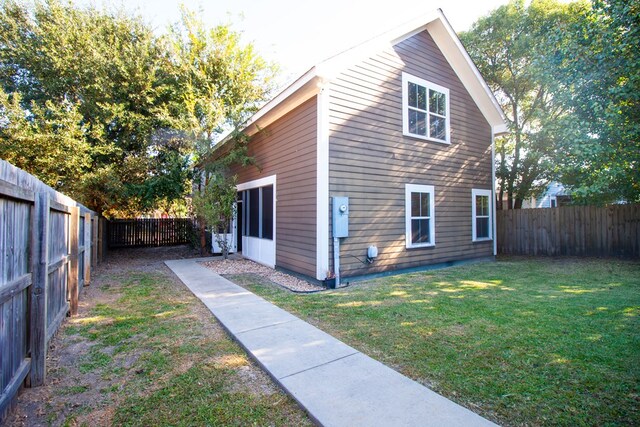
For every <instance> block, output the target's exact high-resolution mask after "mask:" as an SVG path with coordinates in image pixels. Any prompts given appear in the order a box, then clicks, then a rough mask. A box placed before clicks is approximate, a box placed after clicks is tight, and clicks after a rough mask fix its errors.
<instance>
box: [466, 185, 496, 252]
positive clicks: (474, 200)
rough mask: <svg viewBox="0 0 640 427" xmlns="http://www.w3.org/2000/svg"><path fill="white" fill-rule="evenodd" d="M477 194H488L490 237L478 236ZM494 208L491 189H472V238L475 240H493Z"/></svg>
mask: <svg viewBox="0 0 640 427" xmlns="http://www.w3.org/2000/svg"><path fill="white" fill-rule="evenodd" d="M476 196H486V197H488V198H489V205H488V206H489V230H488V231H489V237H481V238H477V237H476V232H477V230H476ZM492 212H493V209H491V190H480V189H476V188H474V189H472V190H471V238H472V241H474V242H486V241H489V240H493V214H492Z"/></svg>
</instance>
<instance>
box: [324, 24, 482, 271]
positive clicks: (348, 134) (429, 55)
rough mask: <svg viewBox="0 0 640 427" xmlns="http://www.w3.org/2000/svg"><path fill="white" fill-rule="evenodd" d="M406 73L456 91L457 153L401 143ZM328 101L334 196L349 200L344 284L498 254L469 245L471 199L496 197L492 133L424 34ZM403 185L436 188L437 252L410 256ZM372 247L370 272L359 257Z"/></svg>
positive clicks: (342, 81) (365, 66)
mask: <svg viewBox="0 0 640 427" xmlns="http://www.w3.org/2000/svg"><path fill="white" fill-rule="evenodd" d="M403 71H404V72H407V73H409V74H412V75H414V76H417V77H420V78H423V79H425V80H428V81H430V82H433V83H435V84H438V85H441V86H444V87H446V88H448V89H449V91H450V124H451V129H450V130H451V144H450V145H447V144H441V143H437V142H429V141H424V140H421V139H417V138H410V137H405V136H403V135H402V72H403ZM330 101H331V103H330V112H329V115H330V119H329V120H330V124H329V132H330V137H329V138H330V146H329V158H330V164H329V171H330V172H329V173H330V179H329V191H330V195H332V196H333V195H336V196H338V195H339V196H343V195H344V196H349V197H350V200H349V202H350V209H349V237H348V238H345V239H342V241H341V259H340V260H341V273H342V274H343V275H344V276H351V275H359V274H368V273H374V272H380V271H386V270H390V269H402V268H410V267H417V266H421V265H427V264H434V263H440V262H447V261H453V260H461V259H469V258H477V257H484V256H490V255H492V253H493V243H492V242H490V241H489V242H476V243H474V242H472V241H471V239H472V236H471V229H472V224H471V221H472V216H471V190H472V189H473V188H480V189H490V188H491V129H490V126H489V124H488V123H487V121H486V120H485V119H484V117H483V115H482V113H481V112H480V110H479V109H478V108H477V106H476V104H475V103H474V102H473V100H472V99H471V96H470V95H469V93H468V92H467V91H466V89H465V88H464V86H463V84H462V82H461V81H460V80H459V79H458V77H457V76H456V75H455V73H454V71H453V70H452V69H451V67H450V66H449V64H448V63H447V61H446V59H445V58H444V56H443V55H442V53H441V52H440V51H439V49H438V48H437V46H436V45H435V42H434V41H433V39H432V38H431V36H430V35H429V34H428V33H427V32H426V31H425V32H422V33H420V34H417V35H415V36H413V37H411V38H409V39H407V40H405V41H403V42H402V43H400V44H398V45H396V46H394V47H393V48H388V49H386V50H384V51H382V52H379V53H378V54H376V55H373V56H372V57H370V58H368V59H366V60H364V61H361V62H359V63H358V64H355V65H354V66H352V67H350V68H349V69H348V70H345V71H344V72H343V73H341V74H340V75H339V76H338V77H337V78H336V79H335V80H334V81H332V84H331V92H330ZM405 184H423V185H433V186H434V187H435V221H436V224H435V239H436V244H435V247H428V248H415V249H407V248H406V247H405V200H404V194H405ZM369 245H377V246H378V250H379V256H378V259H377V260H376V261H375V263H374V264H372V265H369V266H365V265H363V264H362V263H361V262H359V261H358V260H357V259H355V258H354V257H359V258H361V259H362V258H364V257H365V256H366V251H367V247H368V246H369ZM329 248H330V249H329V254H330V255H331V252H332V246H331V239H330V246H329ZM330 259H331V256H330Z"/></svg>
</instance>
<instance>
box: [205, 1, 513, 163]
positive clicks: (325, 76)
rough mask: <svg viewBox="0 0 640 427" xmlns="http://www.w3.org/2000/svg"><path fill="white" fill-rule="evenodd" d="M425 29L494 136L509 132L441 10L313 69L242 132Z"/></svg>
mask: <svg viewBox="0 0 640 427" xmlns="http://www.w3.org/2000/svg"><path fill="white" fill-rule="evenodd" d="M425 30H427V31H429V34H430V35H431V37H432V38H433V40H434V41H435V43H436V45H437V46H438V48H439V49H440V50H441V51H442V53H443V55H444V56H445V58H446V59H447V61H448V62H449V64H450V65H451V67H452V68H453V70H454V72H455V73H456V75H457V76H458V77H459V78H460V80H461V81H462V83H463V85H464V86H465V88H466V89H467V91H468V92H469V94H470V95H471V97H472V99H473V100H474V102H475V103H476V104H477V105H478V108H479V109H480V111H481V113H482V114H483V116H484V117H485V119H486V120H487V122H488V123H489V125H490V126H491V130H492V133H493V135H501V134H505V133H507V132H508V129H507V124H506V118H505V115H504V112H503V111H502V108H501V107H500V105H499V104H498V101H497V100H496V98H495V96H494V95H493V92H491V89H490V88H489V86H488V85H487V83H486V82H485V81H484V79H483V78H482V76H481V75H480V72H479V71H478V69H477V67H476V66H475V64H474V63H473V61H472V60H471V58H470V57H469V54H468V53H467V51H466V50H465V49H464V46H462V43H461V42H460V39H459V38H458V36H457V35H456V33H455V31H454V30H453V27H451V24H450V23H449V21H448V20H447V18H446V17H445V16H444V14H443V13H442V10H440V9H438V10H436V11H435V12H433V13H431V14H428V15H426V16H422V17H419V18H416V19H414V20H412V21H410V22H407V23H405V24H403V25H400V26H398V27H396V28H395V29H393V30H391V31H388V32H386V33H384V34H382V35H380V36H378V37H375V38H373V39H370V40H369V41H367V42H364V43H361V44H360V45H357V46H355V47H353V48H351V49H348V50H345V51H343V52H342V53H340V54H338V55H335V56H333V57H331V58H329V59H327V60H325V61H323V62H321V63H320V64H318V65H315V66H314V67H312V68H310V69H309V70H308V71H307V72H306V73H304V74H303V75H302V76H300V77H299V78H298V79H296V80H295V81H294V82H293V83H291V84H290V85H288V86H287V87H286V88H285V89H284V90H282V91H281V92H280V93H279V94H278V95H277V96H275V97H274V98H273V99H272V100H271V101H269V102H267V103H266V104H265V105H264V106H263V107H262V108H260V110H258V111H257V112H256V113H255V114H254V115H253V116H251V117H250V118H249V119H248V120H247V121H246V122H245V123H244V125H243V126H242V131H243V132H246V133H247V134H248V135H252V134H254V133H256V132H257V131H258V130H259V129H260V128H264V127H266V126H268V125H269V124H270V123H273V122H274V121H275V120H277V119H278V118H280V117H282V116H284V115H285V114H287V113H288V112H290V111H292V110H293V109H294V108H296V107H298V106H300V105H301V104H302V103H303V102H305V101H307V100H308V99H310V98H311V97H313V96H316V95H318V93H319V92H320V91H321V89H322V87H324V86H325V84H326V83H328V82H330V81H331V80H332V79H333V78H334V77H335V76H336V75H337V74H338V73H339V72H341V71H343V70H344V69H345V68H346V67H348V66H350V65H352V64H354V63H356V62H357V61H359V60H361V59H364V58H365V57H366V56H367V55H370V54H372V53H374V52H375V51H376V50H378V49H380V48H384V47H385V46H394V45H396V44H398V43H400V42H402V41H403V40H406V39H408V38H409V37H412V36H414V35H415V34H417V33H419V32H422V31H425ZM231 139H232V138H231V136H230V135H229V136H227V137H225V138H224V139H222V141H220V142H219V143H218V144H217V146H216V149H215V150H216V151H218V150H219V151H223V150H221V148H222V147H223V146H224V145H226V143H227V142H229V141H230V140H231ZM221 154H222V153H221Z"/></svg>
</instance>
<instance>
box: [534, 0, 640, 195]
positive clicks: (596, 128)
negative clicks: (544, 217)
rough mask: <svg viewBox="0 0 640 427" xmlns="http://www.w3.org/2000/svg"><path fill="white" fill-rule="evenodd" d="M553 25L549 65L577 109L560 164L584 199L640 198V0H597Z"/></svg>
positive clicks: (553, 81) (565, 130)
mask: <svg viewBox="0 0 640 427" xmlns="http://www.w3.org/2000/svg"><path fill="white" fill-rule="evenodd" d="M573 16H574V19H573V20H570V21H567V22H565V23H564V25H561V26H558V27H556V28H554V29H552V30H551V31H550V32H549V33H548V42H547V52H548V54H547V55H546V56H545V57H544V58H542V60H543V61H541V62H542V65H543V66H544V67H545V69H546V70H547V78H548V79H547V81H548V84H549V86H550V87H551V88H552V90H553V91H554V93H556V99H557V101H558V102H562V103H563V104H564V105H565V106H566V108H568V109H569V110H570V111H571V115H570V116H568V117H567V119H566V120H564V122H563V123H562V126H559V127H558V129H557V130H558V133H559V135H561V138H559V144H558V147H557V157H556V160H557V164H558V171H559V175H560V177H561V180H562V182H563V183H565V184H568V185H569V186H571V187H572V190H573V195H574V199H577V201H578V202H582V203H607V202H613V201H617V200H620V199H623V200H627V201H629V202H640V50H639V49H638V46H640V3H638V2H633V1H626V0H607V1H602V0H598V1H595V2H594V3H593V5H592V7H586V8H582V9H580V10H578V11H577V13H575V14H574V15H573Z"/></svg>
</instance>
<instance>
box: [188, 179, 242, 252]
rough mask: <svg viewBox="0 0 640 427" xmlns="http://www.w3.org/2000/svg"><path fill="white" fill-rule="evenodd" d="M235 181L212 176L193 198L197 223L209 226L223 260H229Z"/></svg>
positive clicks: (235, 191)
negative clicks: (229, 238)
mask: <svg viewBox="0 0 640 427" xmlns="http://www.w3.org/2000/svg"><path fill="white" fill-rule="evenodd" d="M236 194H237V190H236V181H235V178H234V177H231V178H227V177H224V176H222V175H213V176H212V177H211V178H210V179H209V180H208V182H207V184H206V185H205V186H204V189H203V191H202V192H200V193H197V194H196V195H194V196H193V209H194V211H195V213H196V216H197V218H198V220H199V221H201V222H204V223H205V224H207V225H208V226H209V229H210V230H211V232H212V234H213V238H214V239H215V240H216V242H217V243H218V246H219V247H220V248H221V249H222V255H223V257H224V259H227V258H229V251H230V249H231V248H230V246H229V243H230V242H229V241H228V240H227V234H228V233H229V232H230V231H229V227H230V224H231V221H232V220H233V218H234V216H235V214H236Z"/></svg>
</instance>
